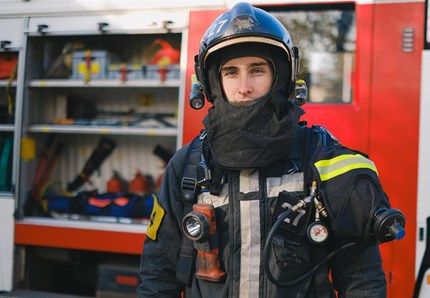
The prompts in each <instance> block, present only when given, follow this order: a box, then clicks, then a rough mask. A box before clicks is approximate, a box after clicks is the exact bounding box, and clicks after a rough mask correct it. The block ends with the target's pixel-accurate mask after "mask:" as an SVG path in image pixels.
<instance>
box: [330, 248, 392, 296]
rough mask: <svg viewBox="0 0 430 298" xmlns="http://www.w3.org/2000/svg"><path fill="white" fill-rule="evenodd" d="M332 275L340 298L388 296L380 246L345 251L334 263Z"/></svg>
mask: <svg viewBox="0 0 430 298" xmlns="http://www.w3.org/2000/svg"><path fill="white" fill-rule="evenodd" d="M331 273H332V279H333V286H334V288H335V289H336V291H338V294H339V296H338V297H348V298H354V297H366V298H385V297H386V296H387V293H386V286H387V284H386V280H385V274H384V272H383V270H382V260H381V255H380V252H379V247H378V246H365V245H355V246H352V247H350V248H348V249H346V250H344V251H343V252H341V253H339V254H338V255H337V256H336V257H335V258H334V260H333V261H332V263H331Z"/></svg>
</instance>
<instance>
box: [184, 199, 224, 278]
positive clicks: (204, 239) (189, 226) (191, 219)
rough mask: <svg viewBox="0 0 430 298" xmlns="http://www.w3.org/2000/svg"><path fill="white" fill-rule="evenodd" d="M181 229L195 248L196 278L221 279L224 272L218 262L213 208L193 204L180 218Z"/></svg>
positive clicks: (208, 205)
mask: <svg viewBox="0 0 430 298" xmlns="http://www.w3.org/2000/svg"><path fill="white" fill-rule="evenodd" d="M182 230H183V231H184V234H185V236H187V237H188V238H189V239H191V240H193V241H194V247H195V248H196V249H197V259H198V267H199V269H198V271H197V272H196V278H198V279H203V280H207V281H212V282H219V281H221V280H223V279H224V278H225V276H226V273H225V272H224V271H222V270H221V269H220V264H219V248H218V233H217V229H216V218H215V208H214V207H213V206H212V205H211V204H204V203H198V204H194V205H193V211H191V212H190V213H188V214H187V215H185V216H184V218H183V220H182Z"/></svg>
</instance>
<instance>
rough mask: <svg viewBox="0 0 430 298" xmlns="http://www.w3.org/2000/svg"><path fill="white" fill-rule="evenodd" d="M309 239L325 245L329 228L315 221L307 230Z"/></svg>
mask: <svg viewBox="0 0 430 298" xmlns="http://www.w3.org/2000/svg"><path fill="white" fill-rule="evenodd" d="M307 234H308V239H309V240H310V241H311V242H313V243H315V244H320V243H324V242H325V241H326V240H327V238H328V228H327V226H326V225H325V224H324V223H322V222H321V221H314V222H313V223H311V224H310V225H309V226H308V229H307Z"/></svg>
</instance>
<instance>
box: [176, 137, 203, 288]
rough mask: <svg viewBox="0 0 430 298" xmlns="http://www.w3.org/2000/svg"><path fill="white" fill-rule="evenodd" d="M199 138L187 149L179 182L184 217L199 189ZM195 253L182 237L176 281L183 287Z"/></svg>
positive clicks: (188, 283) (190, 208) (193, 202)
mask: <svg viewBox="0 0 430 298" xmlns="http://www.w3.org/2000/svg"><path fill="white" fill-rule="evenodd" d="M199 148H200V137H196V138H195V139H194V140H193V141H192V142H191V144H190V146H189V147H188V150H187V153H186V155H185V167H184V171H183V177H182V181H181V192H182V201H183V202H184V215H185V214H188V213H189V212H191V211H192V210H193V205H194V204H195V203H196V200H197V193H198V190H199V187H198V185H197V178H196V165H197V164H198V163H199V161H200V150H199ZM195 254H196V251H195V249H194V246H193V241H192V240H190V239H189V238H188V237H185V236H183V237H182V242H181V250H180V252H179V259H178V265H177V269H176V279H177V280H178V281H179V282H180V283H181V284H183V285H184V286H190V285H191V281H192V276H193V268H194V259H195Z"/></svg>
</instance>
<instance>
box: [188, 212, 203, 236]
mask: <svg viewBox="0 0 430 298" xmlns="http://www.w3.org/2000/svg"><path fill="white" fill-rule="evenodd" d="M186 228H187V232H188V233H189V234H190V235H191V236H193V237H199V235H200V234H201V232H202V226H201V224H200V222H198V221H197V220H196V219H195V218H194V217H190V218H189V219H188V220H187V222H186Z"/></svg>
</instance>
